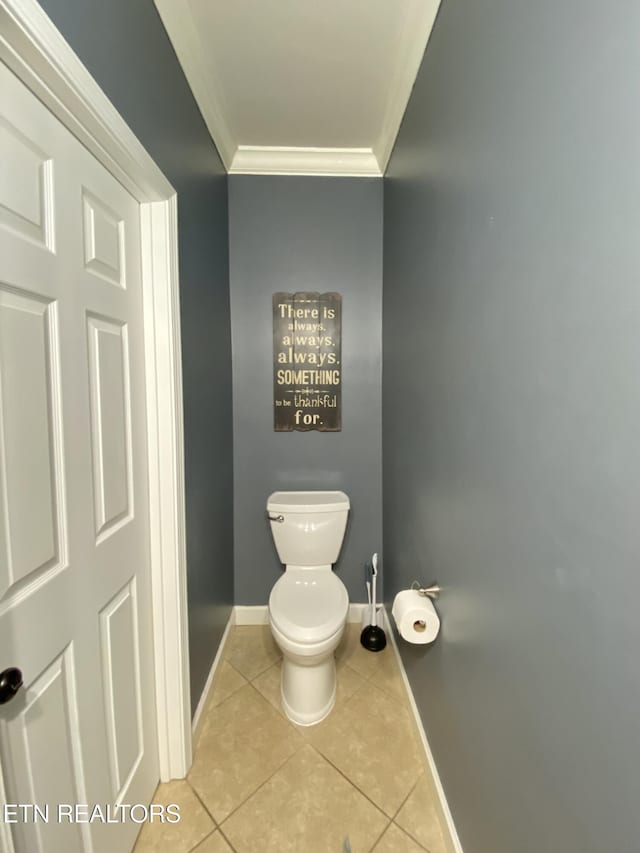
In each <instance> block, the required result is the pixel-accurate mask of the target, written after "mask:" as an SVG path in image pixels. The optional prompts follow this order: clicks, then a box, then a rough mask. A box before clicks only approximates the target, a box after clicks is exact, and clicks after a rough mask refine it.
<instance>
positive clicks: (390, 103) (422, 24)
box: [373, 0, 440, 174]
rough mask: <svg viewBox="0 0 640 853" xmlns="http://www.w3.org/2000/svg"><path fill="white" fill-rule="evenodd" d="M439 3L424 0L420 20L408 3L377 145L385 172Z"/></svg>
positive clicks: (375, 151) (377, 153)
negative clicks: (396, 61)
mask: <svg viewBox="0 0 640 853" xmlns="http://www.w3.org/2000/svg"><path fill="white" fill-rule="evenodd" d="M439 7H440V0H426V1H425V2H424V3H423V4H422V8H421V16H420V19H419V20H418V22H417V23H416V7H415V6H414V5H412V4H408V5H407V15H406V18H405V24H404V28H403V30H402V34H401V36H400V45H399V46H398V49H397V51H396V56H397V57H398V65H397V67H396V72H395V74H394V76H393V80H392V81H391V84H390V86H389V95H388V98H387V107H386V110H385V115H384V119H383V122H382V130H381V131H380V135H379V137H378V141H377V143H376V144H375V145H374V146H373V151H374V154H375V155H376V158H377V160H378V163H379V164H380V171H381V173H382V174H384V173H385V172H386V169H387V164H388V163H389V158H390V157H391V152H392V151H393V146H394V145H395V141H396V137H397V136H398V131H399V130H400V125H401V124H402V119H403V118H404V113H405V110H406V108H407V104H408V103H409V98H410V96H411V91H412V89H413V85H414V83H415V81H416V77H417V75H418V71H419V70H420V64H421V63H422V57H423V56H424V53H425V50H426V49H427V45H428V43H429V38H430V36H431V33H432V31H433V25H434V24H435V21H436V17H437V15H438V9H439ZM409 12H410V13H411V15H409Z"/></svg>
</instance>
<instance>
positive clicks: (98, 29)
mask: <svg viewBox="0 0 640 853" xmlns="http://www.w3.org/2000/svg"><path fill="white" fill-rule="evenodd" d="M41 5H42V6H43V8H44V9H45V11H46V12H47V14H48V15H49V16H50V17H51V19H52V20H53V22H54V24H55V25H56V26H57V27H58V29H59V30H60V31H61V32H62V34H63V35H64V36H65V38H66V39H67V41H68V42H69V44H70V45H71V47H72V48H73V49H74V50H75V52H76V53H77V54H78V56H79V57H80V59H81V60H82V62H84V64H85V65H86V66H87V68H88V69H89V71H90V72H91V74H92V75H93V76H94V77H95V79H96V80H97V82H98V83H99V84H100V86H101V87H102V89H103V90H104V91H105V93H106V94H107V95H108V97H109V98H110V99H111V101H112V102H113V104H114V105H115V107H116V108H117V109H118V110H119V112H120V113H121V115H122V116H123V118H124V119H125V120H126V121H127V123H128V124H129V126H130V127H131V129H132V130H133V131H134V133H135V134H136V135H137V136H138V138H139V139H140V141H141V142H142V144H143V145H144V146H145V148H146V149H147V151H148V152H149V153H150V154H151V156H152V157H153V158H154V159H155V161H156V163H157V164H158V166H159V167H160V168H161V169H162V171H163V172H164V174H165V175H166V176H167V178H168V179H169V180H170V181H171V183H172V184H173V186H174V187H175V188H176V190H177V191H178V227H179V240H180V245H179V252H180V299H181V311H182V355H183V376H184V415H185V445H186V489H187V491H186V501H187V558H188V590H189V645H190V653H191V701H192V705H193V707H195V704H196V702H197V700H198V698H199V696H200V694H201V692H202V688H203V686H204V682H205V679H206V677H207V674H208V672H209V669H210V667H211V663H212V661H213V658H214V656H215V653H216V649H217V646H218V643H219V640H220V637H221V635H222V631H223V629H224V625H225V623H226V620H227V618H228V616H229V612H230V606H231V604H232V602H233V539H232V532H231V530H232V523H233V522H232V507H231V502H230V500H229V495H230V493H231V489H232V487H233V480H232V478H233V465H232V447H233V441H232V423H231V342H230V325H229V290H228V242H227V238H228V216H227V179H226V176H225V173H224V169H223V167H222V163H221V162H220V158H219V157H218V153H217V151H216V149H215V147H214V145H213V143H212V142H211V138H210V136H209V134H208V132H207V130H206V127H205V125H204V122H203V120H202V117H201V115H200V113H199V112H198V108H197V106H196V104H195V101H194V99H193V96H192V95H191V91H190V89H189V87H188V85H187V82H186V80H185V77H184V75H183V73H182V70H181V68H180V66H179V64H178V61H177V59H176V56H175V54H174V52H173V48H172V47H171V44H170V42H169V40H168V38H167V35H166V33H165V31H164V28H163V26H162V23H161V21H160V18H159V17H158V14H157V12H156V9H155V6H154V5H153V3H152V2H151V0H135V2H132V0H108V2H104V0H41Z"/></svg>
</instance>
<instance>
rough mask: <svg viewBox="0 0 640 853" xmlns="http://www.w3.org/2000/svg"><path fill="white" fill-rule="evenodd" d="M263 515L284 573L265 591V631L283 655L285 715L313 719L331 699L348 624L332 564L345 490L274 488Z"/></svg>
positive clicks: (345, 599)
mask: <svg viewBox="0 0 640 853" xmlns="http://www.w3.org/2000/svg"><path fill="white" fill-rule="evenodd" d="M267 514H268V517H269V524H270V525H271V532H272V534H273V539H274V542H275V546H276V549H277V551H278V556H279V557H280V562H281V563H284V566H285V571H284V574H283V575H282V576H281V577H280V578H279V579H278V580H277V581H276V583H275V585H274V587H273V589H272V590H271V595H270V596H269V624H270V626H271V633H272V634H273V637H274V639H275V641H276V643H277V644H278V646H279V647H280V650H281V651H282V655H283V661H282V683H281V696H282V707H283V709H284V712H285V714H286V715H287V717H288V718H289V719H290V720H292V721H293V722H294V723H298V725H301V726H312V725H314V724H315V723H319V722H320V721H321V720H323V719H324V718H325V717H326V716H327V714H329V713H330V711H331V709H332V708H333V706H334V704H335V700H336V663H335V657H334V651H335V649H336V647H337V645H338V643H339V642H340V639H341V637H342V634H343V633H344V629H345V625H346V623H347V614H348V612H349V596H348V594H347V590H346V588H345V586H344V584H343V583H342V581H341V580H340V578H338V577H337V575H336V574H335V573H334V572H333V569H332V566H333V564H334V563H335V562H336V560H337V559H338V555H339V554H340V548H341V547H342V540H343V539H344V532H345V529H346V526H347V516H348V515H349V498H348V497H347V495H345V493H344V492H274V493H273V494H272V495H271V496H270V497H269V498H268V500H267Z"/></svg>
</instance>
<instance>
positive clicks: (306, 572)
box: [269, 568, 349, 644]
mask: <svg viewBox="0 0 640 853" xmlns="http://www.w3.org/2000/svg"><path fill="white" fill-rule="evenodd" d="M348 610H349V596H348V594H347V590H346V589H345V586H344V584H343V583H342V581H341V580H340V578H338V577H336V575H335V574H334V573H333V572H332V571H331V570H330V569H329V570H327V569H293V568H290V569H287V571H286V572H285V573H284V574H283V575H282V577H281V578H280V579H279V580H278V581H276V583H275V585H274V587H273V589H272V590H271V595H270V596H269V613H270V616H271V622H272V624H273V625H274V627H275V628H276V629H277V630H278V631H279V632H280V633H281V634H284V635H285V636H286V637H288V638H289V639H291V640H293V641H294V642H296V643H310V644H311V643H320V642H322V641H323V640H326V639H328V638H329V637H332V636H333V635H334V634H336V633H337V632H338V631H340V630H341V628H342V626H343V625H344V622H345V620H346V618H347V612H348Z"/></svg>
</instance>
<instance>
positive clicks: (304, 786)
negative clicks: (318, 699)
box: [135, 625, 446, 853]
mask: <svg viewBox="0 0 640 853" xmlns="http://www.w3.org/2000/svg"><path fill="white" fill-rule="evenodd" d="M359 636H360V626H358V625H348V626H347V631H346V633H345V638H344V639H343V641H342V644H341V646H340V647H339V649H338V651H337V654H336V657H337V663H338V694H337V700H336V706H335V708H334V709H333V711H332V713H331V714H330V715H329V717H328V718H327V719H326V720H325V721H323V722H322V723H320V724H318V725H316V726H311V727H308V728H305V727H300V726H296V725H294V724H292V723H290V722H289V721H288V720H287V719H286V717H285V716H284V714H283V712H282V711H281V709H280V654H279V651H278V649H277V647H276V645H275V644H274V642H273V640H272V638H271V634H270V631H269V627H268V625H264V626H242V627H236V628H234V629H233V632H232V634H231V637H230V638H229V642H228V644H227V649H226V656H225V660H224V662H223V664H222V666H221V668H220V671H219V673H218V675H217V678H216V682H215V686H214V690H213V693H212V696H211V698H210V701H209V705H208V707H207V709H206V711H205V715H204V718H203V722H202V726H201V729H200V736H199V740H198V743H197V745H196V749H195V757H194V762H193V767H192V768H191V771H190V773H189V775H188V777H187V779H186V780H181V781H178V782H170V783H168V784H166V785H160V786H159V787H158V789H157V791H156V793H155V796H154V800H153V801H154V802H155V803H163V804H168V803H178V804H179V805H180V814H181V820H180V822H179V823H177V824H160V823H153V824H146V825H145V826H144V828H143V830H142V832H141V834H140V837H139V839H138V843H137V845H136V848H135V853H156V851H163V853H164V851H167V853H191V851H193V853H230V851H235V853H272V851H273V853H343V849H344V841H345V839H346V838H347V837H348V838H349V843H350V846H351V850H352V853H424V851H428V853H445V851H446V848H445V845H444V841H443V836H442V833H441V830H440V825H439V823H438V817H437V813H436V810H435V805H434V797H433V794H432V792H431V788H430V783H429V777H428V776H427V775H426V774H425V772H424V763H423V752H422V747H421V746H420V744H419V741H418V736H417V733H416V731H415V726H414V721H413V717H412V716H411V714H410V711H409V709H408V704H407V697H406V693H405V689H404V685H403V682H402V679H401V676H400V672H399V670H398V667H397V663H396V659H395V654H394V651H393V649H391V648H389V647H387V649H385V650H384V651H383V652H379V653H377V654H374V653H371V652H367V651H366V650H365V649H363V648H362V646H361V645H360V643H359Z"/></svg>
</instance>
